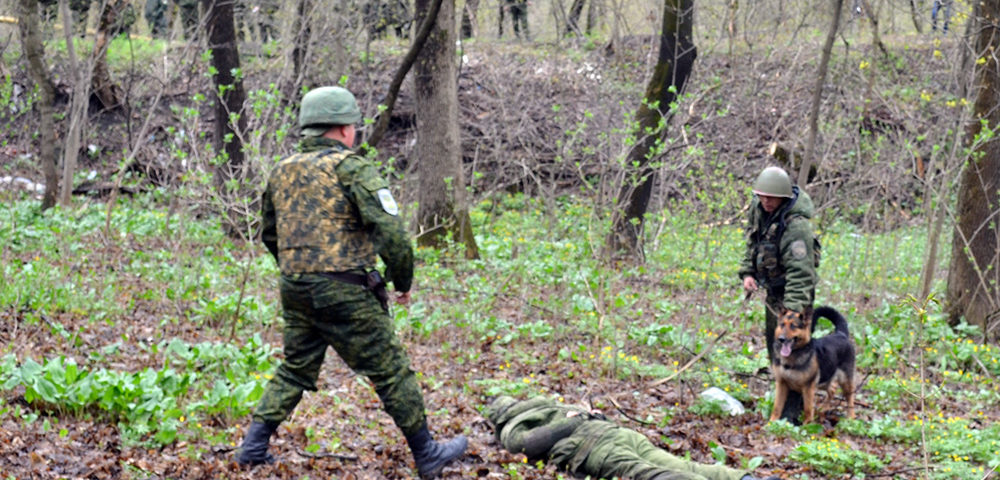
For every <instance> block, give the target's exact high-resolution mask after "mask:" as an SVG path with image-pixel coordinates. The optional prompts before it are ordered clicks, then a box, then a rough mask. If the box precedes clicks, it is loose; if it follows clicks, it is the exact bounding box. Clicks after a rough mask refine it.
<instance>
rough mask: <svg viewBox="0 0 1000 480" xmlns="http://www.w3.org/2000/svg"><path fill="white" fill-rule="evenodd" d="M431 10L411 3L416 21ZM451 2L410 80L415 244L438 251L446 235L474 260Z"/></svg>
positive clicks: (420, 1)
mask: <svg viewBox="0 0 1000 480" xmlns="http://www.w3.org/2000/svg"><path fill="white" fill-rule="evenodd" d="M430 11H431V0H417V2H416V13H417V15H416V19H417V21H418V22H421V23H423V19H424V18H425V17H427V16H428V14H429V13H430ZM455 33H456V32H455V0H443V1H442V2H441V6H440V9H439V11H438V14H437V19H436V21H435V22H434V24H433V26H432V29H431V31H430V36H429V37H428V39H427V43H426V44H425V45H424V48H422V49H421V50H420V55H419V56H418V57H417V64H416V72H415V78H414V84H415V87H416V88H415V96H416V104H417V112H418V113H417V145H416V152H417V171H418V175H419V177H420V193H419V199H420V200H419V201H420V208H419V210H418V211H417V226H418V228H419V231H420V233H419V234H418V236H417V243H418V244H420V245H429V246H440V245H441V244H442V242H443V241H444V239H445V235H446V234H447V233H448V232H451V233H452V236H453V238H454V239H455V241H456V242H458V243H461V244H463V245H465V254H466V257H467V258H479V247H478V246H477V245H476V239H475V237H474V236H473V234H472V224H471V221H470V219H469V210H468V204H467V202H466V192H465V175H464V174H463V172H462V152H461V142H460V141H459V131H458V78H457V75H456V72H457V67H456V65H455Z"/></svg>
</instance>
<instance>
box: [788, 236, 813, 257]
mask: <svg viewBox="0 0 1000 480" xmlns="http://www.w3.org/2000/svg"><path fill="white" fill-rule="evenodd" d="M791 249H792V257H794V258H795V259H796V260H801V259H803V258H806V254H807V253H809V251H808V250H806V242H804V241H802V240H796V241H794V242H792V245H791Z"/></svg>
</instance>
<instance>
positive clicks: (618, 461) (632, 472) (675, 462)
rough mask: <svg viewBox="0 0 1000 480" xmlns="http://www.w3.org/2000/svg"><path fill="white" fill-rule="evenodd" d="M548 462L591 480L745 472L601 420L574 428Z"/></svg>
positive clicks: (691, 479) (693, 479)
mask: <svg viewBox="0 0 1000 480" xmlns="http://www.w3.org/2000/svg"><path fill="white" fill-rule="evenodd" d="M588 448H589V450H588ZM584 455H586V457H585V458H580V457H583V456H584ZM552 459H553V461H555V462H556V463H558V464H563V463H565V466H566V467H568V469H570V470H571V471H574V472H577V473H582V474H587V475H590V476H592V477H594V478H598V477H599V478H613V477H618V478H631V479H633V480H739V479H741V478H743V476H744V475H746V474H748V473H749V472H747V471H745V470H735V469H732V468H729V467H726V466H725V465H707V464H703V463H698V462H694V461H691V460H689V459H685V458H681V457H678V456H675V455H673V454H671V453H669V452H667V451H666V450H663V449H661V448H659V447H657V446H656V445H653V443H652V442H650V441H649V438H647V437H646V436H645V435H643V434H641V433H639V432H636V431H634V430H630V429H627V428H623V427H619V426H616V425H614V424H611V423H610V422H607V421H604V420H591V421H588V422H585V423H584V424H583V425H581V426H579V427H577V428H576V430H574V431H573V434H572V435H570V436H569V437H567V438H565V439H563V440H561V441H560V442H558V443H556V444H555V446H554V447H553V449H552Z"/></svg>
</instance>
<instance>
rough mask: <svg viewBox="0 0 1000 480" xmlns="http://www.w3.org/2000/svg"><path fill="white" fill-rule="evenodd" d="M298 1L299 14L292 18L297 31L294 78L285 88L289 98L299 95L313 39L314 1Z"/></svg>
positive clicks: (293, 51) (293, 48) (293, 59)
mask: <svg viewBox="0 0 1000 480" xmlns="http://www.w3.org/2000/svg"><path fill="white" fill-rule="evenodd" d="M296 3H297V5H296V11H297V13H298V14H297V15H296V16H295V18H294V19H293V20H292V31H293V32H295V45H294V46H293V47H292V78H291V80H290V82H289V83H290V84H289V85H288V88H285V89H284V92H285V93H286V94H287V95H288V98H295V97H296V96H297V95H298V92H299V87H301V86H302V80H303V79H304V78H305V73H306V65H308V63H307V60H308V58H309V42H310V40H311V39H312V25H311V22H310V18H312V15H313V8H314V4H313V1H312V0H298V2H296Z"/></svg>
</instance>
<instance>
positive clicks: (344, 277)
mask: <svg viewBox="0 0 1000 480" xmlns="http://www.w3.org/2000/svg"><path fill="white" fill-rule="evenodd" d="M319 274H320V275H322V276H324V277H326V278H330V279H333V280H336V281H338V282H344V283H350V284H351V285H361V286H362V287H367V286H368V282H367V281H366V280H365V275H364V274H362V273H350V272H319Z"/></svg>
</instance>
